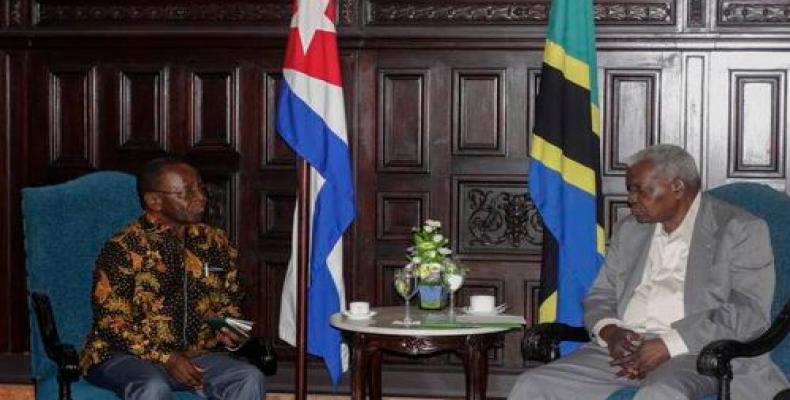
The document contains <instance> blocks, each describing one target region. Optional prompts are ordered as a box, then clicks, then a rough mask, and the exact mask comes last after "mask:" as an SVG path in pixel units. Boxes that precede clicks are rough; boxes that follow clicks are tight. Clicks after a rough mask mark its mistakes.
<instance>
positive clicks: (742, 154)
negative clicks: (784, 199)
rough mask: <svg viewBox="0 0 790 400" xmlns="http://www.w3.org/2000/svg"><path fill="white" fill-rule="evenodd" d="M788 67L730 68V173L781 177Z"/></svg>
mask: <svg viewBox="0 0 790 400" xmlns="http://www.w3.org/2000/svg"><path fill="white" fill-rule="evenodd" d="M786 75H787V71H752V72H750V71H733V72H732V74H731V79H732V80H731V82H732V93H733V97H734V98H733V99H732V101H731V102H730V104H731V105H732V107H733V109H731V110H730V115H731V116H732V118H733V124H732V132H731V135H732V137H731V139H730V149H729V151H728V154H729V155H730V157H729V176H730V177H733V178H748V177H753V178H759V177H762V178H781V177H784V173H785V166H784V159H785V152H784V151H783V149H784V141H785V136H786V134H785V130H786V127H785V124H784V120H785V119H784V115H785V111H784V110H785V103H786V100H785V99H786V93H787V87H786V83H785V82H786Z"/></svg>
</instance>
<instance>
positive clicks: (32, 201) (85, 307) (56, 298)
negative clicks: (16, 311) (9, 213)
mask: <svg viewBox="0 0 790 400" xmlns="http://www.w3.org/2000/svg"><path fill="white" fill-rule="evenodd" d="M22 213H23V216H24V231H25V252H26V260H27V273H28V289H29V290H30V291H38V292H43V293H45V294H47V295H48V296H49V297H50V300H51V302H52V308H53V312H54V314H55V322H56V326H57V329H58V333H59V335H60V339H61V341H63V342H65V343H70V344H73V345H74V346H75V347H76V348H77V350H78V351H79V350H81V349H82V347H83V346H84V344H85V338H86V333H87V332H88V329H90V324H91V320H92V318H93V314H92V310H91V304H90V291H91V285H92V281H93V266H94V261H95V259H96V256H97V255H98V254H99V251H100V250H101V247H102V245H103V244H104V242H105V241H106V240H107V239H108V238H109V237H110V236H111V235H112V234H113V233H115V232H117V231H118V230H120V229H121V228H123V227H124V226H125V225H127V224H128V223H130V222H132V221H133V220H134V219H136V218H137V217H138V216H140V215H141V214H142V209H141V208H140V204H139V200H138V196H137V188H136V179H135V177H134V176H132V175H128V174H124V173H120V172H110V171H105V172H96V173H92V174H88V175H85V176H83V177H80V178H78V179H75V180H73V181H69V182H66V183H63V184H59V185H53V186H45V187H38V188H25V189H23V190H22ZM29 314H30V321H29V322H30V334H31V337H30V354H31V369H32V375H33V377H34V379H35V380H36V383H37V385H36V386H37V390H36V391H37V394H36V396H37V398H38V399H42V400H43V399H46V400H51V399H57V398H58V396H57V393H58V387H57V382H56V379H55V377H56V374H57V367H56V365H55V364H54V363H53V362H52V361H51V360H50V359H49V358H48V357H47V355H46V353H45V352H44V346H43V343H42V341H41V337H40V335H39V330H38V323H37V321H36V318H35V314H34V313H33V311H32V307H29ZM72 397H73V398H74V400H82V399H90V400H100V399H117V397H116V396H114V395H113V394H112V393H111V392H109V391H106V390H101V389H99V388H97V387H94V386H92V385H90V384H89V383H87V382H85V381H82V380H81V381H80V382H77V383H75V384H74V385H72ZM179 398H184V399H187V398H197V397H196V396H195V395H190V394H189V393H185V394H184V395H181V397H179Z"/></svg>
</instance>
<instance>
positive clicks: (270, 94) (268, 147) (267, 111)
mask: <svg viewBox="0 0 790 400" xmlns="http://www.w3.org/2000/svg"><path fill="white" fill-rule="evenodd" d="M282 79H283V75H282V73H280V72H273V71H266V72H264V73H263V78H262V79H261V82H262V83H263V88H262V89H261V91H262V92H263V96H264V102H265V103H264V106H263V113H262V115H263V116H264V118H265V119H264V122H265V123H264V124H261V126H262V127H263V128H264V132H263V137H265V138H266V140H265V141H264V146H263V148H264V154H262V155H261V160H263V165H262V167H263V168H273V169H293V168H294V165H295V164H294V163H295V162H296V158H295V156H294V154H293V151H291V148H290V147H288V145H287V144H286V143H285V141H284V140H282V138H280V135H278V134H277V98H278V96H279V93H280V85H281V83H282Z"/></svg>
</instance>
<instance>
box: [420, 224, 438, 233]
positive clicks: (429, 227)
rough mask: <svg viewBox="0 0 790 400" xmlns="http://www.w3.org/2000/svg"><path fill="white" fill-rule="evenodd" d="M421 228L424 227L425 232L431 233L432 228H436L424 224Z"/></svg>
mask: <svg viewBox="0 0 790 400" xmlns="http://www.w3.org/2000/svg"><path fill="white" fill-rule="evenodd" d="M422 229H424V230H425V232H428V233H431V232H433V230H434V229H436V228H434V227H432V226H428V225H425V226H423V227H422Z"/></svg>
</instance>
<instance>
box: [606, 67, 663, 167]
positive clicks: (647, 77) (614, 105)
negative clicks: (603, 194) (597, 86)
mask: <svg viewBox="0 0 790 400" xmlns="http://www.w3.org/2000/svg"><path fill="white" fill-rule="evenodd" d="M605 77H606V78H605V89H604V90H605V91H604V93H605V99H606V104H605V105H604V110H607V112H606V114H605V116H604V121H603V123H604V127H605V132H606V139H605V140H604V143H605V144H604V146H605V151H604V169H603V171H602V173H604V174H607V175H624V174H625V170H626V161H627V158H628V156H629V155H631V154H634V153H635V152H637V151H638V150H640V149H643V148H645V147H646V146H650V145H651V144H653V143H654V140H655V139H654V138H655V137H656V136H657V135H656V132H657V131H658V126H659V119H658V112H657V111H658V110H660V109H661V105H660V97H659V96H658V94H659V90H660V89H659V88H658V86H659V85H660V82H661V71H660V70H654V71H649V70H631V71H627V70H615V69H607V70H605Z"/></svg>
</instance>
